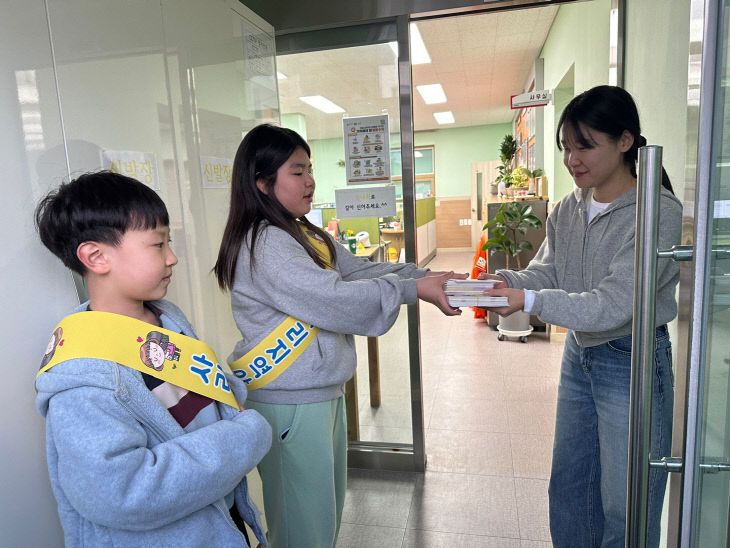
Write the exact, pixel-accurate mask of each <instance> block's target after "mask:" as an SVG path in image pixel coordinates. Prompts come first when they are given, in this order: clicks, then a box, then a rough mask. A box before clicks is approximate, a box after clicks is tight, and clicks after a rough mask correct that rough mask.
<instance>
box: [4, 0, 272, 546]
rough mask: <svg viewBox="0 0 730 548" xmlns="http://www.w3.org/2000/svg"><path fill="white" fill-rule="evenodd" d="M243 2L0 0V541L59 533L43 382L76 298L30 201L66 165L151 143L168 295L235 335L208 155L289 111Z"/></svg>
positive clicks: (204, 324) (85, 166)
mask: <svg viewBox="0 0 730 548" xmlns="http://www.w3.org/2000/svg"><path fill="white" fill-rule="evenodd" d="M46 8H47V10H48V12H47V13H46ZM232 8H235V10H236V11H237V12H238V13H241V12H243V13H246V10H245V8H243V6H241V4H240V3H239V2H238V1H236V0H206V1H205V2H200V1H199V0H160V1H158V2H149V1H148V0H126V1H125V2H113V1H112V0H45V1H44V0H6V1H5V2H3V4H2V16H1V17H0V162H1V163H0V165H2V166H3V183H2V188H3V190H4V193H3V200H2V202H1V204H0V227H1V228H2V230H3V239H2V242H3V252H2V253H1V254H0V261H1V262H0V265H1V266H2V273H1V274H0V276H1V277H0V284H1V285H0V287H2V290H3V292H4V298H3V302H4V304H5V307H4V312H5V314H4V316H3V318H2V319H1V320H0V328H1V329H2V333H3V343H4V344H3V346H4V348H5V349H6V359H5V360H4V361H3V362H2V367H3V372H4V373H5V375H4V382H3V383H1V384H0V410H1V411H2V415H1V416H0V421H1V422H2V434H3V442H2V449H1V450H0V497H1V498H0V504H1V506H0V507H1V508H2V512H0V539H1V540H0V544H2V545H3V546H61V545H63V536H62V531H61V528H60V526H59V522H58V517H57V512H56V503H55V499H54V497H53V494H52V493H51V490H50V486H49V482H48V473H47V470H46V463H45V443H44V439H45V436H44V421H43V419H42V417H41V416H40V415H39V414H38V412H37V411H36V410H35V405H34V401H35V391H34V388H33V383H34V379H35V373H36V372H37V370H38V366H39V364H40V358H41V356H42V353H43V350H44V349H45V347H46V344H47V342H48V337H49V336H50V333H51V332H52V330H53V327H54V326H55V325H56V323H57V322H58V321H59V320H60V319H61V318H62V317H63V316H64V315H66V314H67V313H68V312H69V311H70V310H72V308H73V307H74V306H75V305H76V304H78V298H77V295H76V290H75V286H74V283H73V279H72V276H71V274H70V273H69V272H68V271H67V270H66V269H65V268H64V267H63V266H62V265H61V264H60V262H59V261H58V260H57V259H56V258H55V257H53V256H52V255H51V254H50V253H49V252H48V251H46V250H45V249H44V248H43V247H42V246H41V244H40V242H39V240H38V237H37V235H36V233H35V229H34V226H33V210H34V207H35V204H36V203H37V201H38V199H39V198H40V197H41V196H42V195H44V194H45V193H46V192H47V191H48V190H50V189H51V188H53V187H55V186H57V185H58V183H59V182H60V181H62V180H64V179H68V177H69V175H75V174H78V173H80V172H84V171H89V170H95V169H99V168H100V167H101V160H100V155H99V152H100V151H101V150H127V151H140V152H148V153H153V154H154V155H155V158H156V160H157V167H158V171H159V181H160V185H159V193H160V195H161V196H162V198H163V199H164V200H165V202H166V203H167V205H168V208H169V210H170V221H171V227H172V229H173V232H172V233H173V246H174V249H175V251H176V253H177V255H178V257H179V258H180V263H179V265H178V266H177V267H176V269H175V275H174V277H173V284H172V286H171V288H170V291H169V293H168V297H169V298H170V299H171V300H173V301H175V302H176V303H178V304H179V305H180V306H181V307H182V308H183V310H184V311H185V312H186V313H187V314H188V317H189V318H190V319H191V320H192V322H193V324H194V325H195V326H196V328H197V330H198V333H199V335H200V336H201V338H202V339H204V340H206V342H208V343H209V344H211V346H213V347H214V348H216V350H217V352H219V356H218V357H219V358H220V359H225V358H226V356H227V354H228V353H229V352H230V350H231V349H232V348H233V345H234V344H235V342H236V341H237V339H238V337H239V336H240V335H239V334H238V331H237V329H236V327H235V324H234V323H233V320H232V316H231V313H230V305H229V302H228V297H227V296H226V295H224V294H222V293H221V292H220V291H219V290H218V288H217V285H216V283H215V281H214V279H213V277H212V275H211V274H210V270H211V268H212V266H213V263H214V261H215V257H216V255H217V247H218V244H219V242H220V235H221V233H222V230H223V226H224V223H225V220H226V216H227V211H228V199H229V191H228V189H226V188H223V189H221V188H215V189H210V188H204V187H203V184H202V178H201V175H200V171H199V160H198V158H199V157H200V156H215V157H220V158H229V159H231V162H232V159H233V156H234V153H235V150H236V148H237V147H238V144H239V142H240V140H241V138H242V136H243V134H244V132H245V131H246V130H248V129H250V128H251V127H253V126H254V125H256V124H258V123H261V122H263V121H278V116H279V114H278V96H277V93H276V76H275V70H274V65H273V63H274V61H273V53H274V51H273V43H272V50H271V53H272V55H271V58H270V60H271V67H270V68H271V77H270V79H269V80H268V81H267V79H266V78H265V77H262V76H261V74H260V73H257V74H256V78H257V79H256V80H255V81H254V80H253V78H250V77H249V74H250V72H249V66H248V65H247V62H246V59H245V58H244V51H245V48H244V40H243V37H242V20H241V18H240V17H239V16H238V15H236V13H234V12H233V11H232ZM246 14H247V16H248V19H249V20H250V22H253V23H255V24H256V25H258V26H259V28H260V29H264V31H265V33H268V34H269V35H270V36H273V30H272V29H271V28H270V27H269V26H268V25H266V23H264V22H263V21H260V20H259V19H258V18H257V17H256V16H253V14H250V13H246ZM49 21H50V27H49ZM248 28H251V27H250V26H249V27H248ZM51 37H52V40H51V39H50V38H51ZM51 41H52V43H53V56H52V52H51V46H50V43H51ZM53 61H55V67H56V71H54V67H53ZM259 61H261V60H259ZM258 68H261V65H258ZM62 120H63V124H62ZM252 479H254V480H255V481H254V482H253V488H254V491H256V489H257V487H258V482H257V478H255V477H254V478H252ZM254 497H255V498H259V499H260V495H257V493H256V492H254ZM258 502H259V504H260V500H259V501H258Z"/></svg>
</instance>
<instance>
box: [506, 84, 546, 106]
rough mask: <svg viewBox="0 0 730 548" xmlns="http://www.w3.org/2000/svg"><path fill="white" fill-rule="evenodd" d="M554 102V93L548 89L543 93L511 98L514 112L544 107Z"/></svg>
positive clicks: (530, 93) (525, 94)
mask: <svg viewBox="0 0 730 548" xmlns="http://www.w3.org/2000/svg"><path fill="white" fill-rule="evenodd" d="M552 100H553V92H552V91H550V90H547V89H544V90H541V91H530V92H528V93H522V94H520V95H512V97H510V108H511V109H512V110H516V109H520V108H525V107H544V106H545V105H547V104H549V103H551V102H552Z"/></svg>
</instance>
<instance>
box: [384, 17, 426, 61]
mask: <svg viewBox="0 0 730 548" xmlns="http://www.w3.org/2000/svg"><path fill="white" fill-rule="evenodd" d="M388 45H389V46H390V49H392V50H393V53H394V54H395V56H396V57H398V42H388ZM430 62H431V56H430V55H429V54H428V50H427V49H426V44H424V43H423V38H421V33H420V32H419V30H418V27H417V26H416V24H415V23H411V65H425V64H426V63H430Z"/></svg>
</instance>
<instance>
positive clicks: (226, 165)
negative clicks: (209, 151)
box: [200, 156, 233, 188]
mask: <svg viewBox="0 0 730 548" xmlns="http://www.w3.org/2000/svg"><path fill="white" fill-rule="evenodd" d="M232 170H233V163H232V162H231V160H230V159H229V158H216V157H215V156H201V157H200V176H201V177H202V179H203V187H204V188H230V186H231V171H232Z"/></svg>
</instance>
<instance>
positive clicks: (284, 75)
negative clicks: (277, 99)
mask: <svg viewBox="0 0 730 548" xmlns="http://www.w3.org/2000/svg"><path fill="white" fill-rule="evenodd" d="M276 77H277V78H278V79H279V80H286V78H287V76H286V74H284V73H281V72H279V71H278V70H277V71H276Z"/></svg>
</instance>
